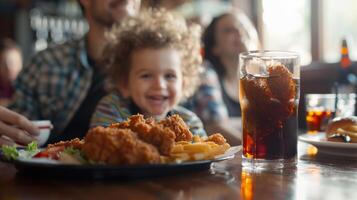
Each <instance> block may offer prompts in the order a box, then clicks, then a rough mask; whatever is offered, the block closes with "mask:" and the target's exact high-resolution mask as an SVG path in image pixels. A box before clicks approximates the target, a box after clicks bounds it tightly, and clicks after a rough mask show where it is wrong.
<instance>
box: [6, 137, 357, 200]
mask: <svg viewBox="0 0 357 200" xmlns="http://www.w3.org/2000/svg"><path fill="white" fill-rule="evenodd" d="M240 163H241V153H238V154H237V155H236V158H234V159H232V160H228V161H223V162H219V163H215V164H213V165H212V167H211V170H206V171H199V172H191V173H187V174H177V175H176V176H167V177H156V178H146V179H138V180H129V181H128V180H126V181H123V180H111V181H108V180H76V179H73V178H67V179H48V178H47V179H46V178H37V177H36V176H31V177H28V176H21V175H18V174H16V169H15V168H14V167H13V166H12V165H10V164H6V163H1V162H0V186H1V187H0V191H1V192H0V199H69V198H70V199H99V198H102V197H106V198H108V199H112V198H113V199H116V198H118V197H120V198H121V199H127V198H131V199H239V198H241V199H353V197H356V196H357V190H356V185H357V160H351V159H345V158H342V157H332V156H329V155H323V154H319V153H318V150H317V149H316V148H314V147H312V146H310V145H307V144H304V143H300V142H299V160H298V165H297V166H296V168H291V169H286V170H280V171H251V170H246V169H242V167H241V165H240Z"/></svg>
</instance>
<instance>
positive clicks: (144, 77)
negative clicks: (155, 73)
mask: <svg viewBox="0 0 357 200" xmlns="http://www.w3.org/2000/svg"><path fill="white" fill-rule="evenodd" d="M150 77H151V75H150V74H141V75H140V78H143V79H148V78H150Z"/></svg>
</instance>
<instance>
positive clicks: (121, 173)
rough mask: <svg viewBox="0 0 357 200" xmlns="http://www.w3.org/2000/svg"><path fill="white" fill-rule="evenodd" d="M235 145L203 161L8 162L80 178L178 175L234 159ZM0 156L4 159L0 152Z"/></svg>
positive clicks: (38, 172)
mask: <svg viewBox="0 0 357 200" xmlns="http://www.w3.org/2000/svg"><path fill="white" fill-rule="evenodd" d="M235 148H236V147H232V148H231V149H230V150H229V152H228V153H226V154H225V155H223V156H220V157H218V158H217V159H214V160H200V161H191V162H183V163H177V164H176V163H172V164H145V165H122V166H111V165H68V164H58V163H42V162H41V163H39V162H31V161H27V160H26V161H23V160H13V161H6V162H9V163H11V164H14V165H15V167H16V168H17V169H18V171H19V174H20V175H30V176H36V177H58V178H70V179H73V178H80V179H83V178H85V179H123V180H127V179H136V178H146V177H158V176H168V175H177V174H181V173H186V172H192V171H198V170H207V169H210V166H211V164H212V163H213V162H218V161H222V160H227V159H231V158H233V157H234V154H235V153H236V152H237V151H239V149H240V148H239V147H237V148H236V149H235ZM0 158H1V159H2V160H3V161H4V158H3V156H2V154H1V152H0Z"/></svg>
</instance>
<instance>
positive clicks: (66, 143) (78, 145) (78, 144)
mask: <svg viewBox="0 0 357 200" xmlns="http://www.w3.org/2000/svg"><path fill="white" fill-rule="evenodd" d="M83 144H84V141H83V140H80V139H79V138H75V139H72V140H69V141H60V142H57V143H54V144H49V145H48V146H47V149H49V148H53V147H63V149H64V148H68V147H72V148H74V149H82V146H83Z"/></svg>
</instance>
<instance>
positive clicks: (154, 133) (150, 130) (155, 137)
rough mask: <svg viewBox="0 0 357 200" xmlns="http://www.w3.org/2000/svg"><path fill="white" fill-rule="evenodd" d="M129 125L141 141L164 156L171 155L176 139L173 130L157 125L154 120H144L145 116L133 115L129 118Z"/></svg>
mask: <svg viewBox="0 0 357 200" xmlns="http://www.w3.org/2000/svg"><path fill="white" fill-rule="evenodd" d="M129 124H130V128H131V130H132V131H133V132H135V133H137V135H138V137H139V138H140V139H141V140H143V141H145V142H147V143H149V144H152V145H154V146H155V147H157V148H158V150H159V152H160V153H161V154H162V155H169V154H170V152H171V149H172V148H173V146H174V145H175V138H176V135H175V133H174V132H173V131H172V130H171V129H169V128H165V127H164V126H162V125H160V124H157V123H155V121H154V119H153V118H148V119H144V116H143V115H133V116H132V117H130V118H129Z"/></svg>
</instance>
